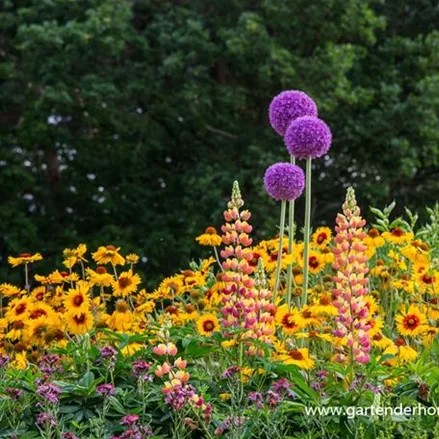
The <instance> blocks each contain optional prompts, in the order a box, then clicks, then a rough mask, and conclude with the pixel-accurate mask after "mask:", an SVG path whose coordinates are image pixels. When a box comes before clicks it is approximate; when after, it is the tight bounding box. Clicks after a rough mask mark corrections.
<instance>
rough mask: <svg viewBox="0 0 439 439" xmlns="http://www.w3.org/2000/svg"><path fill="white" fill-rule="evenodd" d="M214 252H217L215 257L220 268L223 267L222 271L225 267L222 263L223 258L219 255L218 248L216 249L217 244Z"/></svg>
mask: <svg viewBox="0 0 439 439" xmlns="http://www.w3.org/2000/svg"><path fill="white" fill-rule="evenodd" d="M213 252H214V253H215V259H216V262H217V263H218V265H219V268H220V269H221V271H224V268H223V266H222V265H221V260H220V258H219V255H218V250H217V249H216V247H215V246H214V247H213Z"/></svg>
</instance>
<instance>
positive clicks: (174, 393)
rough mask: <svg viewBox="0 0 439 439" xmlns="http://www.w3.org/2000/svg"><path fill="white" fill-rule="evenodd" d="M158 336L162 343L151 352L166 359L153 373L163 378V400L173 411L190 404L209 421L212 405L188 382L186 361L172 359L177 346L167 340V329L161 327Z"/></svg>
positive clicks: (176, 351)
mask: <svg viewBox="0 0 439 439" xmlns="http://www.w3.org/2000/svg"><path fill="white" fill-rule="evenodd" d="M158 336H159V338H162V340H163V343H160V344H158V345H157V346H155V347H154V348H153V352H154V353H155V354H156V355H158V356H159V357H166V360H165V361H164V362H163V363H162V364H159V365H157V367H156V369H155V371H154V374H155V376H156V377H158V378H162V379H163V380H165V382H164V386H163V388H162V392H163V393H164V394H165V395H166V397H165V402H166V403H167V404H169V405H170V406H171V407H172V409H173V410H174V411H180V410H182V409H183V408H184V407H186V405H187V404H190V406H191V407H192V408H193V409H197V410H199V411H200V413H201V416H202V418H203V420H204V421H205V422H206V423H210V422H211V420H212V406H211V405H210V404H205V403H204V400H203V398H202V397H201V396H199V395H197V393H196V392H195V389H194V388H193V386H192V385H190V384H189V379H190V374H189V372H187V371H186V367H187V361H186V360H183V359H182V358H181V357H178V358H177V359H173V357H175V356H176V355H177V354H178V348H177V346H175V344H174V343H172V342H170V341H169V331H168V330H167V329H165V328H163V329H162V330H161V331H160V332H159V334H158ZM148 366H149V365H148ZM148 370H149V367H148Z"/></svg>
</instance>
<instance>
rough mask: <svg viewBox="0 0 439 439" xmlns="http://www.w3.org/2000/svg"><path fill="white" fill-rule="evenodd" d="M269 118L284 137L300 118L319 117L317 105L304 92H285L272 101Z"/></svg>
mask: <svg viewBox="0 0 439 439" xmlns="http://www.w3.org/2000/svg"><path fill="white" fill-rule="evenodd" d="M268 116H269V118H270V124H271V126H272V127H273V128H274V130H275V131H276V132H277V133H278V134H279V135H281V136H284V135H285V132H286V131H287V128H288V126H289V125H290V123H291V122H292V121H293V120H295V119H297V118H298V117H303V116H313V117H317V105H316V104H315V102H314V101H313V100H312V99H311V98H310V97H309V96H308V95H307V94H306V93H304V92H303V91H298V90H288V91H283V92H282V93H279V94H278V95H277V96H275V97H274V98H273V100H272V101H271V104H270V108H269V109H268Z"/></svg>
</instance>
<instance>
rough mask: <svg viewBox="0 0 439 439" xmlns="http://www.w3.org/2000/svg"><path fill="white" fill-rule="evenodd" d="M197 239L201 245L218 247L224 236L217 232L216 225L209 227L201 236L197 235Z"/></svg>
mask: <svg viewBox="0 0 439 439" xmlns="http://www.w3.org/2000/svg"><path fill="white" fill-rule="evenodd" d="M195 240H196V241H197V242H198V243H199V244H200V245H206V246H211V247H218V246H220V245H221V244H222V242H223V241H222V238H221V236H219V235H218V233H217V232H216V229H215V227H208V228H207V229H206V230H205V231H204V233H203V234H202V235H200V236H197V237H196V238H195Z"/></svg>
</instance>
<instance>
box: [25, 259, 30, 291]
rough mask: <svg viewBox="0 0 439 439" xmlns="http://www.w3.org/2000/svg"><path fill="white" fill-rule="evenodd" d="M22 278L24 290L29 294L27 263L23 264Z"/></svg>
mask: <svg viewBox="0 0 439 439" xmlns="http://www.w3.org/2000/svg"><path fill="white" fill-rule="evenodd" d="M24 277H25V283H26V285H25V289H26V291H27V292H28V293H29V291H30V285H29V266H28V263H27V262H25V264H24Z"/></svg>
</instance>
